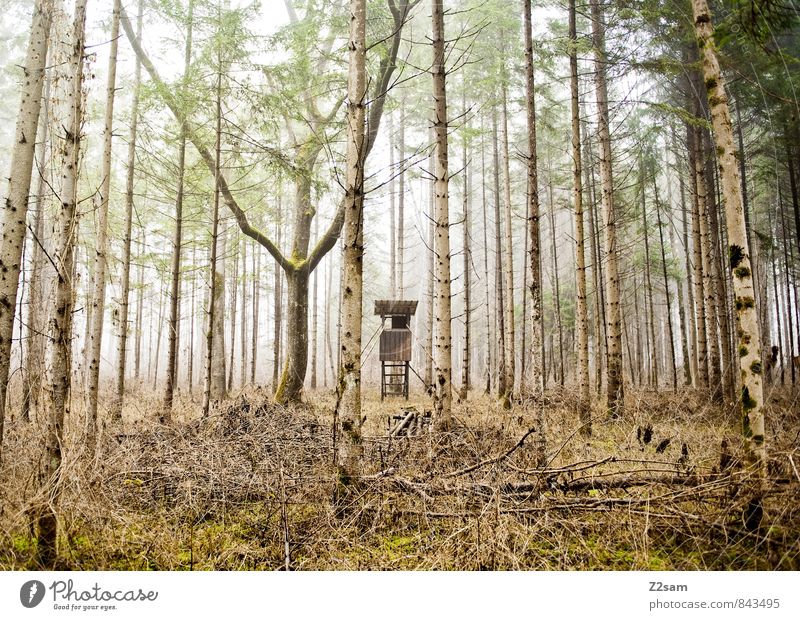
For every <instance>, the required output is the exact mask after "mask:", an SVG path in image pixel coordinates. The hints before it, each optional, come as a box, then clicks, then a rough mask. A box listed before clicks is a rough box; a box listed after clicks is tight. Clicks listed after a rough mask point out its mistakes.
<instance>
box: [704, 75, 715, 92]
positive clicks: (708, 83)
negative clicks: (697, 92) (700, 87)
mask: <svg viewBox="0 0 800 620" xmlns="http://www.w3.org/2000/svg"><path fill="white" fill-rule="evenodd" d="M716 87H717V80H716V78H713V77H712V78H708V79H707V80H706V88H707V89H708V90H713V89H714V88H716Z"/></svg>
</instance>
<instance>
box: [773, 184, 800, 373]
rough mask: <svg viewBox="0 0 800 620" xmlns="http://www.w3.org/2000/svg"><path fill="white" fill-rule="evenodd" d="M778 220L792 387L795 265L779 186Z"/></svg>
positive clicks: (793, 371)
mask: <svg viewBox="0 0 800 620" xmlns="http://www.w3.org/2000/svg"><path fill="white" fill-rule="evenodd" d="M778 218H779V223H780V226H779V227H778V228H779V230H780V232H781V244H782V245H783V284H784V289H783V290H784V297H783V298H784V300H785V302H786V328H787V334H786V341H787V342H788V343H789V369H790V376H791V378H792V385H794V384H795V382H796V381H797V376H796V372H797V371H796V369H795V365H794V353H795V348H794V331H795V321H794V317H793V316H792V314H793V313H792V305H793V304H792V289H791V285H790V277H789V274H790V272H791V270H792V264H793V263H794V261H793V260H790V256H789V247H790V244H789V243H788V242H787V240H786V237H787V236H788V231H789V226H788V225H787V221H786V212H785V209H784V207H783V192H782V191H781V188H780V185H778ZM792 258H793V257H792ZM799 327H800V326H799Z"/></svg>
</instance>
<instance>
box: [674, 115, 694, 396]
mask: <svg viewBox="0 0 800 620" xmlns="http://www.w3.org/2000/svg"><path fill="white" fill-rule="evenodd" d="M672 146H673V149H674V151H675V154H676V155H675V157H676V159H675V168H676V173H677V175H678V189H679V191H680V200H681V224H682V227H683V228H682V234H683V237H682V239H683V255H684V256H683V259H684V265H685V267H686V301H687V309H688V312H686V311H684V314H688V315H689V332H690V334H689V337H690V340H691V343H692V346H691V352H690V355H689V356H688V358H689V362H688V364H689V371H690V372H689V371H687V372H686V375H685V377H684V379H685V381H686V385H697V383H696V382H697V374H698V369H697V347H698V341H697V316H696V313H695V310H694V308H695V303H694V299H695V297H694V277H693V272H694V269H693V268H692V261H691V260H690V258H689V215H688V214H687V211H686V184H685V182H684V180H683V172H682V170H681V169H680V165H679V163H678V159H677V154H678V152H679V150H678V140H677V138H676V136H675V131H674V128H673V130H672ZM671 234H672V227H670V235H671ZM673 247H676V246H675V245H674V244H673ZM682 288H683V287H682V286H679V287H678V291H679V293H680V291H681V290H682ZM679 303H680V304H681V309H683V307H684V306H683V301H682V300H680V301H679ZM682 325H683V323H682ZM681 329H682V330H683V329H684V327H681ZM686 363H687V362H684V366H685V365H686Z"/></svg>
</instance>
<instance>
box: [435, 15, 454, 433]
mask: <svg viewBox="0 0 800 620" xmlns="http://www.w3.org/2000/svg"><path fill="white" fill-rule="evenodd" d="M432 22H433V29H432V42H433V66H432V67H431V72H432V73H433V101H434V109H433V115H434V118H433V127H434V132H435V135H436V150H435V160H436V162H435V163H436V165H435V167H434V176H435V179H436V180H435V183H434V191H435V194H436V197H435V208H434V217H433V221H434V224H435V227H436V230H435V238H434V245H433V250H434V260H435V261H436V263H435V266H434V292H433V296H434V311H435V312H434V315H435V318H436V321H435V325H436V329H435V331H434V345H433V364H434V375H435V376H434V400H433V403H434V416H435V421H436V426H437V427H438V428H440V429H444V430H446V429H448V428H449V427H450V424H451V415H452V414H451V407H452V387H451V386H452V377H451V364H452V344H451V337H450V319H451V308H450V302H451V300H450V217H449V209H448V206H449V203H448V179H449V177H448V169H447V168H448V166H447V156H448V152H447V126H448V122H447V91H446V80H447V78H446V72H445V53H444V48H445V31H444V6H443V0H433V8H432Z"/></svg>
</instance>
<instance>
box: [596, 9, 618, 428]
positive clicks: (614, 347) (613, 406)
mask: <svg viewBox="0 0 800 620" xmlns="http://www.w3.org/2000/svg"><path fill="white" fill-rule="evenodd" d="M600 2H601V0H591V7H592V47H593V48H594V61H595V90H596V94H597V109H598V123H597V134H598V139H599V141H600V183H601V185H602V204H603V219H604V224H605V233H606V234H605V254H606V331H607V334H608V343H607V349H606V350H607V355H606V357H607V362H606V368H607V371H606V372H607V394H606V397H607V405H608V411H609V413H610V414H611V416H612V417H618V416H619V415H620V414H621V413H622V409H623V407H624V384H623V369H622V317H621V311H620V281H619V266H618V256H617V215H616V212H615V209H614V177H613V172H612V165H611V134H610V130H609V117H608V86H607V84H606V64H607V59H606V50H605V21H604V20H605V18H604V15H603V9H602V7H601V5H600Z"/></svg>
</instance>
